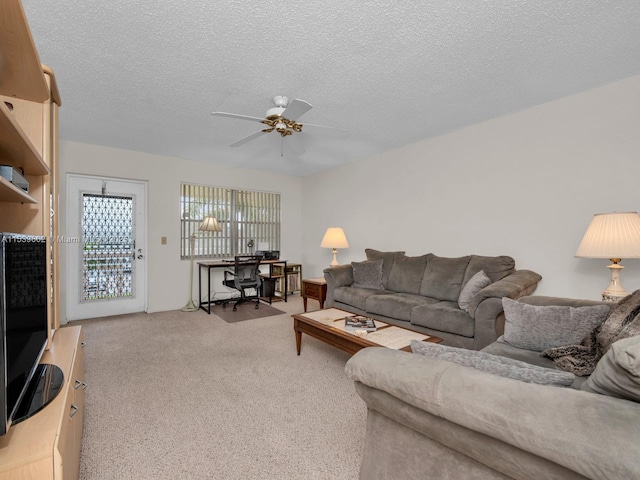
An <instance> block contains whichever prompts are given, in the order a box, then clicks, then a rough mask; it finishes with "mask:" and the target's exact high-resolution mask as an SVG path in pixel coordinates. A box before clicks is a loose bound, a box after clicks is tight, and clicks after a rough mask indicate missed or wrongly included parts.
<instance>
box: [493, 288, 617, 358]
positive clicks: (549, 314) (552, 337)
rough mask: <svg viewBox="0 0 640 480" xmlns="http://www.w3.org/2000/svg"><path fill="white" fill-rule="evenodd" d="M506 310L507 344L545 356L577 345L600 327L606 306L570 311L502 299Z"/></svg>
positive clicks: (605, 313) (560, 307)
mask: <svg viewBox="0 0 640 480" xmlns="http://www.w3.org/2000/svg"><path fill="white" fill-rule="evenodd" d="M502 307H503V308H504V318H505V324H504V341H505V342H507V343H509V344H511V345H513V346H514V347H518V348H524V349H526V350H533V351H536V352H542V351H543V350H546V349H547V348H553V347H561V346H564V345H574V344H577V343H580V341H581V340H582V339H583V338H584V337H585V336H586V335H588V334H589V333H590V332H591V331H592V330H593V329H594V328H595V327H597V326H598V325H600V324H601V323H602V322H603V321H604V320H605V318H607V314H608V313H609V307H608V306H607V305H593V306H585V307H569V306H559V305H544V306H540V305H528V304H526V303H522V302H518V301H516V300H512V299H510V298H508V297H504V298H503V299H502Z"/></svg>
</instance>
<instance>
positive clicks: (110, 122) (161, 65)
mask: <svg viewBox="0 0 640 480" xmlns="http://www.w3.org/2000/svg"><path fill="white" fill-rule="evenodd" d="M23 5H24V8H25V11H26V14H27V18H28V20H29V24H30V26H31V30H32V33H33V36H34V39H35V42H36V46H37V48H38V51H39V53H40V59H41V61H42V62H43V63H46V64H47V65H49V66H51V67H52V68H53V70H54V72H55V74H56V78H57V80H58V85H59V88H60V92H61V96H62V102H63V107H62V109H61V110H60V136H61V138H62V139H64V140H71V141H78V142H85V143H93V144H98V145H107V146H112V147H118V148H124V149H130V150H137V151H142V152H148V153H155V154H161V155H169V156H176V157H182V158H187V159H192V160H199V161H207V162H209V161H210V162H219V163H226V164H229V165H235V166H240V167H246V168H252V169H258V170H264V171H272V172H279V173H286V174H289V175H295V176H302V175H307V174H310V173H313V172H318V171H321V170H324V169H327V168H331V167H333V166H336V165H340V164H344V163H347V162H352V161H355V160H358V159H361V158H364V157H367V156H370V155H372V154H375V153H379V152H383V151H386V150H389V149H393V148H396V147H398V146H401V145H405V144H408V143H412V142H415V141H418V140H421V139H425V138H428V137H432V136H436V135H440V134H443V133H446V132H448V131H451V130H455V129H459V128H462V127H464V126H467V125H470V124H473V123H477V122H480V121H483V120H487V119H490V118H494V117H497V116H500V115H504V114H508V113H511V112H515V111H518V110H522V109H524V108H528V107H531V106H533V105H537V104H540V103H543V102H547V101H550V100H553V99H556V98H559V97H563V96H566V95H570V94H573V93H577V92H580V91H584V90H588V89H590V88H594V87H597V86H600V85H604V84H607V83H611V82H613V81H616V80H619V79H622V78H625V77H629V76H632V75H636V74H639V73H640V1H638V0H563V1H562V2H558V1H557V0H519V1H516V0H501V1H499V0H485V1H473V2H472V1H468V0H466V1H464V0H463V1H459V0H449V1H446V0H427V1H421V2H417V1H415V2H396V1H392V0H387V1H381V0H370V1H364V0H363V1H357V2H345V1H344V0H325V1H322V2H318V1H311V0H310V1H303V0H297V1H288V0H278V1H274V0H259V1H258V0H228V1H212V0H108V1H105V0H100V1H98V0H83V1H78V0H56V1H51V0H23ZM275 95H286V96H288V97H290V98H300V99H303V100H306V101H308V102H309V103H311V104H312V105H313V108H312V109H311V110H310V111H309V112H307V113H306V114H305V115H304V116H303V117H301V118H300V121H301V123H304V122H305V121H307V122H309V123H314V124H320V125H328V126H334V127H337V128H340V129H344V130H347V131H349V132H350V136H349V137H348V138H347V139H335V138H327V137H324V136H320V135H312V134H310V133H307V132H304V130H303V132H302V134H301V140H302V142H303V145H304V147H305V148H306V152H305V153H304V154H302V155H299V156H295V155H293V154H292V153H291V151H290V150H289V149H288V148H287V140H288V139H287V138H285V139H284V142H282V143H283V144H284V145H283V144H282V143H281V140H280V137H279V136H278V135H277V134H276V133H272V134H269V135H263V136H261V137H259V138H257V139H256V140H253V141H251V142H249V143H247V144H245V145H243V146H241V147H237V148H231V147H229V146H228V144H230V143H232V142H234V141H235V140H238V139H239V138H241V137H243V136H245V135H249V134H251V133H253V132H255V131H257V130H259V129H260V128H261V125H260V124H258V123H252V122H248V121H242V120H235V119H227V118H220V117H214V116H211V112H213V111H226V112H234V113H240V114H244V115H250V116H256V117H262V116H264V114H265V112H266V110H267V109H268V108H270V107H272V103H271V102H272V97H274V96H275ZM282 146H284V148H282V149H281V147H282ZM281 152H282V153H283V155H281Z"/></svg>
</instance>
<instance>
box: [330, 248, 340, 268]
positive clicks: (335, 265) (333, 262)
mask: <svg viewBox="0 0 640 480" xmlns="http://www.w3.org/2000/svg"><path fill="white" fill-rule="evenodd" d="M337 254H338V249H336V248H334V249H333V261H332V262H331V263H330V264H329V266H330V267H337V266H338V265H340V264H339V263H338V259H337V258H336V255H337Z"/></svg>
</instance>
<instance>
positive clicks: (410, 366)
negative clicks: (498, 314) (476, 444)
mask: <svg viewBox="0 0 640 480" xmlns="http://www.w3.org/2000/svg"><path fill="white" fill-rule="evenodd" d="M345 370H346V373H347V375H348V377H349V378H351V379H352V380H354V381H355V382H360V383H362V384H364V385H367V386H368V387H372V388H375V389H378V390H381V391H383V392H386V393H387V394H389V395H391V396H393V397H395V398H397V399H399V400H400V401H402V402H404V403H406V404H408V405H410V406H412V407H415V408H417V409H419V410H421V411H424V412H427V413H429V414H431V415H435V416H437V417H440V418H443V419H445V420H447V421H449V422H452V423H454V424H456V425H460V426H462V427H465V428H466V429H469V430H472V431H475V432H478V433H481V434H483V435H487V436H489V437H492V438H495V439H497V440H499V441H501V442H503V443H505V444H508V445H512V446H514V447H516V448H518V449H521V450H523V451H525V452H529V453H531V454H533V455H535V456H538V457H541V458H545V459H547V460H549V461H551V462H553V463H556V464H558V465H562V466H564V467H565V468H567V469H569V470H572V471H574V472H577V473H579V474H581V475H584V476H585V477H587V478H607V479H625V478H639V476H640V464H639V463H638V462H637V445H639V444H640V443H639V442H640V429H638V428H636V427H637V425H636V424H637V422H636V419H637V418H640V404H638V403H635V402H631V401H627V400H621V399H617V398H613V397H606V396H604V395H598V394H594V393H589V392H583V391H580V390H574V389H571V388H562V387H555V386H548V385H537V384H532V383H526V382H521V381H519V380H513V379H510V378H503V377H500V376H497V375H492V374H490V373H486V372H482V371H478V370H475V369H473V368H469V367H463V366H460V365H457V364H454V363H451V362H446V361H442V360H436V359H432V358H428V357H425V356H421V355H416V354H412V353H407V352H402V351H398V350H391V349H385V348H366V349H363V350H361V351H360V352H358V353H357V354H355V355H354V356H353V357H352V358H351V359H349V361H348V362H347V364H346V367H345ZM367 407H368V408H373V409H376V410H378V409H379V408H380V407H379V406H375V405H369V404H368V405H367ZM380 410H382V408H380ZM400 413H401V412H398V414H400ZM413 428H415V429H416V430H417V431H419V432H420V433H422V434H423V435H427V436H428V435H429V431H428V428H429V427H428V424H423V425H421V424H419V423H417V424H415V425H413ZM421 430H424V431H421Z"/></svg>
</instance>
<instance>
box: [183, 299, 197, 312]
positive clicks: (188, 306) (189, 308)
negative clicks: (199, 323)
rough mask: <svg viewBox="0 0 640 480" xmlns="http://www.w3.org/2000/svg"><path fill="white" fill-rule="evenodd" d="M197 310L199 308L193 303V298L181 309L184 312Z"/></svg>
mask: <svg viewBox="0 0 640 480" xmlns="http://www.w3.org/2000/svg"><path fill="white" fill-rule="evenodd" d="M196 310H198V307H197V306H196V304H195V303H193V300H189V301H188V302H187V304H186V305H185V306H184V307H182V310H181V311H183V312H195V311H196Z"/></svg>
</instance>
